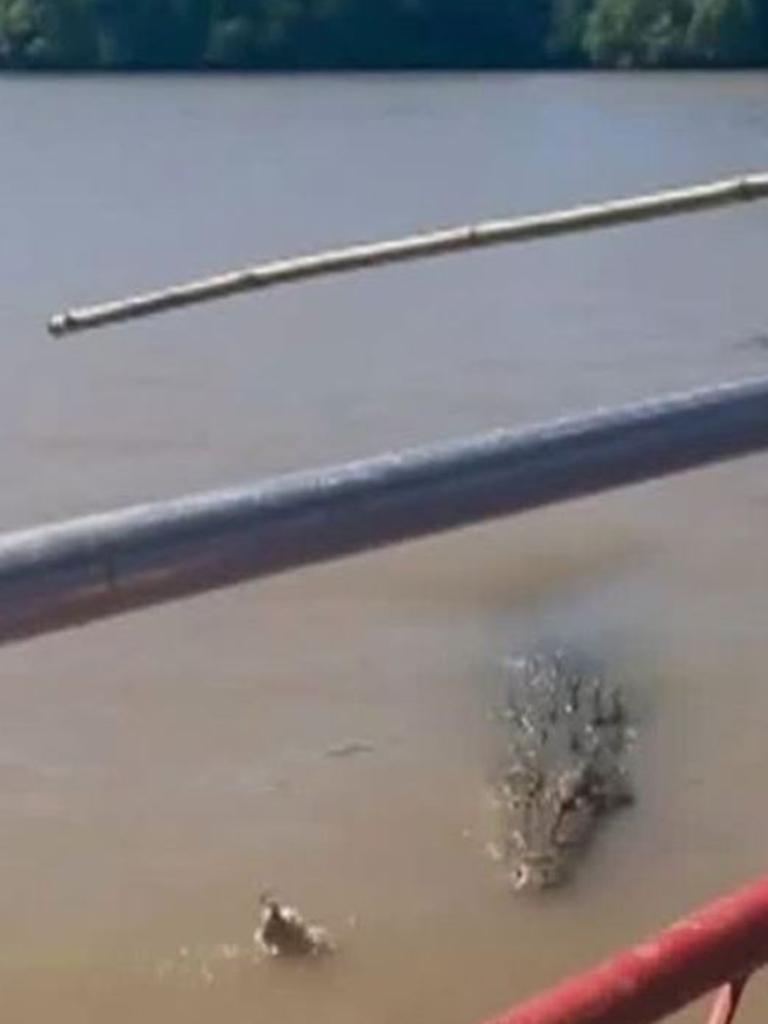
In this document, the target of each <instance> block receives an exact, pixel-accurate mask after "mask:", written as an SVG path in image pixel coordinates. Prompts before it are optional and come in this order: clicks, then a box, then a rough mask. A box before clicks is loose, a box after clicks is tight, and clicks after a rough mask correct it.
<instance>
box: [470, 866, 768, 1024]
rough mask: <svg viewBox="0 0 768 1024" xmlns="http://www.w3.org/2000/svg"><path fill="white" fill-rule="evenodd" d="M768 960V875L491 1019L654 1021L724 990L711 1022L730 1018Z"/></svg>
mask: <svg viewBox="0 0 768 1024" xmlns="http://www.w3.org/2000/svg"><path fill="white" fill-rule="evenodd" d="M766 963H768V877H766V878H762V879H760V880H759V881H757V882H755V883H753V884H752V885H749V886H746V887H745V888H743V889H740V890H738V891H737V892H734V893H731V894H730V895H728V896H725V897H722V898H721V899H719V900H717V901H716V902H714V903H711V904H709V905H708V906H706V907H703V908H701V909H700V910H698V911H696V912H695V913H693V914H691V915H690V916H688V917H684V918H683V919H682V920H680V921H677V922H676V923H675V924H673V925H672V926H671V927H669V928H667V929H666V930H665V931H663V932H661V933H660V934H658V935H655V936H653V937H652V938H650V939H647V940H646V941H645V942H643V943H641V944H640V945H638V946H634V947H633V948H631V949H629V950H626V951H624V952H622V953H619V954H618V955H617V956H614V957H611V959H610V960H607V961H605V962H604V963H602V964H600V965H599V966H597V967H594V968H593V969H592V970H588V971H585V972H584V973H583V974H578V975H575V976H574V977H572V978H569V979H567V980H566V981H564V982H561V983H560V984H559V985H556V986H555V987H554V988H552V989H549V990H548V991H546V992H544V993H542V994H540V995H538V996H534V998H532V999H529V1000H527V1001H526V1002H524V1003H521V1004H519V1005H518V1006H516V1007H513V1008H512V1009H510V1010H508V1011H507V1012H505V1013H502V1014H500V1015H499V1016H497V1017H494V1018H493V1019H492V1020H490V1021H487V1022H486V1024H651V1022H652V1021H657V1020H660V1019H661V1018H662V1017H666V1016H668V1015H669V1014H671V1013H674V1012H675V1011H677V1010H680V1009H682V1008H683V1007H684V1006H687V1005H688V1004H689V1003H692V1002H693V1001H694V1000H696V999H698V998H700V997H701V996H703V995H706V994H707V993H708V992H712V991H714V990H716V989H719V991H718V992H717V995H716V998H715V1001H714V1004H713V1006H712V1009H711V1012H710V1015H709V1018H708V1024H729V1022H730V1021H731V1020H732V1019H733V1016H734V1014H735V1012H736V1009H737V1007H738V1005H739V1001H740V999H741V995H742V993H743V990H744V986H745V984H746V982H747V979H748V978H749V976H750V975H751V974H752V973H753V972H754V971H756V970H757V969H758V968H760V967H763V966H765V965H766Z"/></svg>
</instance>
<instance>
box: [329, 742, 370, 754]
mask: <svg viewBox="0 0 768 1024" xmlns="http://www.w3.org/2000/svg"><path fill="white" fill-rule="evenodd" d="M372 750H373V746H372V744H370V743H365V742H364V741H362V740H350V741H349V742H348V743H339V744H337V745H336V746H335V747H329V748H328V750H326V752H325V756H326V757H354V756H355V755H356V754H370V753H371V751H372Z"/></svg>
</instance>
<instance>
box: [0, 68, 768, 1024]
mask: <svg viewBox="0 0 768 1024" xmlns="http://www.w3.org/2000/svg"><path fill="white" fill-rule="evenodd" d="M3 98H4V103H3V105H2V107H0V124H2V127H3V137H4V141H5V150H4V161H5V163H4V170H5V184H6V192H7V194H8V195H13V196H14V197H15V198H14V201H13V202H12V203H9V205H8V208H7V209H6V211H5V212H4V221H5V223H4V237H5V239H6V246H5V247H4V248H3V249H1V250H0V267H1V268H2V276H1V277H0V287H2V288H3V289H4V302H3V304H2V308H0V323H1V324H2V344H3V346H4V347H3V354H4V358H5V367H4V368H5V370H6V373H5V374H4V375H3V383H2V385H0V386H2V387H3V389H4V390H3V400H2V402H0V450H1V452H2V457H3V460H4V463H3V464H4V466H5V472H6V480H7V481H8V485H7V487H6V489H5V490H4V494H3V502H2V505H0V519H1V520H2V523H3V525H4V526H14V525H22V524H25V523H29V522H33V521H41V520H45V519H51V518H55V517H57V516H60V515H66V514H71V513H76V512H82V511H89V510H92V509H95V508H104V507H110V506H114V505H118V504H120V503H121V502H124V501H134V500H143V499H147V498H153V497H159V496H164V495H173V494H176V493H180V492H182V491H184V490H187V489H191V488H201V487H205V486H209V485H212V484H214V483H227V482H233V481H236V480H243V479H247V478H250V477H254V476H259V475H263V474H266V473H269V472H275V471H281V470H287V469H290V468H295V467H298V466H309V465H319V464H322V463H324V462H331V461H335V460H338V459H341V458H346V457H351V456H355V455H363V454H371V453H374V452H377V451H380V450H384V449H386V448H388V447H397V446H399V445H403V444H411V443H418V442H422V441H427V440H429V439H431V438H437V437H443V436H445V437H447V436H458V435H461V434H463V433H467V432H471V431H474V430H480V429H484V428H487V427H490V426H493V425H496V424H514V423H524V422H527V421H530V420H533V419H540V418H545V417H547V416H550V415H555V414H561V413H564V412H572V411H575V410H578V409H587V408H590V407H592V406H594V405H596V404H610V403H612V402H618V401H621V400H624V399H628V398H634V397H639V396H642V395H647V394H650V393H652V392H654V391H657V390H659V389H670V390H671V389H674V388H677V387H686V386H689V385H693V384H697V383H703V382H707V381H713V380H716V379H720V378H726V377H729V378H736V377H740V376H746V375H748V374H750V373H758V372H762V371H763V369H764V368H765V365H766V364H765V358H766V356H765V351H764V348H763V347H762V346H760V345H754V344H750V345H747V344H742V342H744V341H745V339H747V338H751V337H757V336H759V335H760V334H761V333H763V332H764V330H765V296H764V292H765V289H764V267H765V266H766V265H767V263H768V241H767V240H768V232H766V230H765V228H766V211H765V210H763V209H762V208H758V207H757V206H756V207H755V208H754V209H750V210H749V211H741V210H739V211H732V212H729V213H723V214H722V215H721V214H716V215H708V216H706V217H701V218H699V219H693V220H676V221H675V222H674V223H672V224H669V225H647V226H645V227H642V228H639V227H638V228H635V229H632V230H631V231H627V232H623V231H617V232H612V233H610V234H609V235H603V236H600V237H598V236H596V235H591V236H589V237H585V238H584V239H569V240H563V241H562V242H558V243H556V244H554V243H553V244H547V245H542V246H541V247H532V248H528V249H525V250H523V249H517V250H515V251H514V253H512V252H507V253H502V252H501V251H499V252H496V253H486V254H483V255H477V256H474V257H467V258H466V259H465V258H462V259H455V260H444V261H438V262H436V263H434V264H430V265H423V266H422V267H420V268H419V269H416V268H405V269H403V270H401V269H396V268H390V269H389V270H387V271H382V272H381V274H380V275H373V276H368V277H365V276H360V277H350V278H347V279H345V281H344V283H343V284H342V283H340V282H339V283H336V282H334V283H324V284H320V283H316V284H313V285H307V286H306V288H302V289H301V290H289V289H286V290H284V291H282V292H276V293H275V294H274V295H269V296H260V297H257V298H251V299H247V300H246V299H240V300H237V301H233V302H232V304H230V305H220V306H218V307H215V308H214V307H211V308H210V309H205V310H199V311H197V312H195V313H191V312H190V313H189V314H184V315H178V316H173V317H169V318H167V320H163V321H158V322H157V323H156V324H155V323H151V322H147V324H146V325H144V324H142V325H138V324H137V325H131V326H130V327H126V328H122V329H119V330H117V329H116V330H112V331H109V332H104V333H103V334H100V335H94V336H88V337H83V338H81V339H77V340H76V341H75V340H73V341H70V342H66V343H64V342H59V343H55V344H54V343H52V342H49V341H47V340H45V339H44V337H43V335H42V329H41V324H42V323H43V321H44V318H45V316H46V315H47V314H48V313H49V312H50V311H52V310H53V309H56V308H59V307H60V306H62V305H66V304H68V303H71V302H75V301H81V300H89V299H93V298H99V297H101V296H104V297H106V296H109V295H111V294H113V295H117V294H119V293H122V292H127V291H130V290H132V289H135V288H140V287H146V286H152V285H155V284H160V283H163V282H165V281H166V280H171V279H175V278H179V279H182V278H184V277H187V276H193V275H195V274H198V273H201V272H207V271H209V270H216V269H218V268H223V267H226V266H229V265H230V264H232V265H235V264H237V263H245V262H249V261H251V260H252V259H256V258H259V257H268V256H275V255H279V254H283V253H290V252H293V251H301V250H309V249H312V248H313V247H315V246H317V245H325V244H331V243H336V242H338V243H343V242H345V241H349V240H354V239H357V238H365V237H378V236H385V235H390V234H394V233H396V232H398V231H401V230H409V229H413V228H417V227H419V226H420V225H424V226H427V225H430V224H433V223H452V222H455V221H457V220H460V219H464V218H467V219H469V218H471V217H474V216H478V217H480V216H487V215H494V214H497V213H506V212H509V213H512V212H515V211H517V212H521V211H523V210H532V209H542V208H546V207H550V206H560V205H563V204H565V203H568V202H571V201H580V200H585V199H590V198H600V197H601V196H604V195H618V194H626V193H630V192H632V191H634V190H650V189H652V188H654V187H656V186H663V185H670V184H675V183H682V182H685V181H687V180H698V179H706V178H714V177H717V176H720V175H722V174H726V173H731V172H734V171H740V170H743V169H745V168H751V167H757V166H760V165H761V164H762V165H766V164H768V113H767V111H768V107H767V106H766V104H765V79H764V76H760V75H736V76H729V77H720V76H709V77H707V76H700V75H691V76H683V77H674V76H666V75H659V76H656V75H644V76H642V77H640V78H632V77H625V76H622V75H616V76H611V77H610V79H608V78H606V77H604V76H590V75H585V76H579V77H576V78H568V77H562V76H524V75H519V76H517V75H510V76H465V77H462V76H446V77H444V78H441V77H430V76H424V77H421V78H413V77H409V76H405V77H402V78H398V79H393V78H386V77H372V78H362V79H354V80H350V79H346V78H343V77H341V78H333V77H329V78H322V77H321V78H313V79H310V80H307V79H301V78H297V79H284V78H282V79H269V78H267V79H257V78H248V79H239V78H236V77H232V78H217V79H215V80H205V81H204V80H202V79H196V78H194V77H191V78H181V79H174V78H164V79H160V80H158V79H151V78H131V79H126V80H117V79H99V80H93V79H78V78H70V79H66V80H57V79H52V78H41V79H36V80H30V79H25V78H7V79H5V80H4V82H3ZM352 140H354V151H351V150H350V146H351V145H352ZM767 499H768V491H766V487H765V465H764V460H762V459H760V458H752V459H748V460H743V461H742V462H741V463H739V464H735V465H733V466H729V467H721V468H717V469H712V470H707V471H706V472H702V473H698V474H688V475H686V476H684V477H680V478H679V479H676V480H668V481H666V482H664V483H661V484H658V485H649V486H645V487H642V488H634V489H631V490H628V491H626V492H622V493H617V494H614V495H611V496H605V497H603V498H599V499H594V500H590V501H581V502H577V503H572V504H570V505H568V506H563V507H561V508H557V509H551V510H547V511H543V512H541V513H536V514H533V515H528V516H525V517H521V518H519V519H515V520H510V521H508V522H499V523H496V524H492V525H486V526H482V527H477V528H473V529H469V530H464V531H461V532H459V533H456V534H452V535H448V536H445V537H442V538H438V539H434V540H429V541H423V542H419V543H417V544H411V545H407V546H404V547H401V548H399V549H393V550H391V551H385V552H379V553H377V554H375V555H370V556H365V557H359V558H355V559H351V560H349V561H348V562H341V563H338V564H335V565H328V566H322V567H315V568H312V569H310V570H307V571H304V572H300V573H293V574H289V575H286V576H284V577H279V578H276V579H274V580H267V581H263V582H261V583H259V584H257V585H253V586H244V587H240V588H237V589H235V590H230V591H227V592H223V593H221V594H216V595H212V596H208V597H202V598H198V599H195V600H191V601H188V602H185V603H183V604H179V605H175V606H170V607H167V608H161V609H156V610H154V611H151V612H147V613H141V614H136V615H133V616H129V617H127V618H125V619H123V620H116V621H114V622H109V623H101V624H99V625H96V626H93V627H89V628H88V629H85V630H82V631H79V632H73V633H69V634H62V635H61V636H56V637H50V638H44V639H39V640H36V641H35V642H33V643H29V644H24V645H19V646H16V647H9V648H7V649H4V650H3V652H2V656H1V663H2V673H1V675H0V722H1V723H2V726H0V865H1V866H2V878H3V883H4V884H3V886H2V889H1V890H0V987H1V989H2V1000H3V1010H2V1019H3V1022H4V1024H5V1022H8V1024H37V1022H39V1021H45V1020H48V1019H55V1020H56V1021H57V1024H70V1022H71V1024H75V1022H76V1024H90V1022H94V1024H95V1022H96V1021H98V1022H99V1024H101V1022H102V1021H104V1020H107V1019H108V1020H110V1021H112V1022H118V1024H120V1022H122V1021H125V1022H127V1021H129V1020H130V1021H131V1022H133V1021H135V1020H137V1019H139V1020H142V1021H144V1022H147V1024H174V1022H178V1024H181V1022H182V1021H183V1022H184V1024H190V1022H197V1021H199V1022H201V1024H203V1022H205V1024H210V1022H212V1021H217V1022H221V1024H239V1022H241V1021H242V1022H254V1021H257V1020H259V1021H260V1020H268V1019H274V1020H280V1021H281V1022H285V1024H292V1022H298V1021H303V1020H305V1019H306V1018H307V1016H308V1014H310V1013H311V1014H312V1016H313V1018H314V1019H316V1020H318V1021H319V1022H328V1024H331V1022H333V1024H347V1022H349V1024H351V1022H353V1021H354V1022H355V1024H359V1022H360V1021H361V1020H365V1021H367V1022H369V1024H390V1022H391V1021H393V1020H401V1021H405V1022H407V1021H415V1020H419V1021H421V1020H427V1019H429V1020H440V1021H443V1022H446V1024H460V1022H471V1021H474V1020H478V1019H480V1018H481V1017H482V1016H483V1015H484V1014H487V1013H490V1012H492V1011H495V1010H497V1009H499V1008H501V1007H503V1006H505V1005H507V1004H508V1003H510V1002H511V1001H512V1000H513V999H515V998H519V997H522V996H523V995H525V994H527V993H529V992H530V991H531V990H533V989H535V988H538V987H540V986H542V985H545V984H548V983H550V982H552V981H553V980H555V979H556V978H557V977H559V976H560V975H561V974H563V973H565V972H569V971H572V970H574V969H576V968H578V967H581V966H586V965H587V964H589V963H591V962H593V961H594V960H595V959H597V958H599V957H601V956H603V955H605V954H606V953H607V952H608V951H609V950H611V949H613V948H614V947H616V946H618V945H622V944H627V943H629V942H631V941H633V940H634V939H636V938H639V937H641V936H642V935H644V934H646V933H648V932H650V931H651V930H653V929H656V928H657V927H659V926H660V925H661V924H663V923H664V922H666V921H668V920H669V919H670V917H671V916H672V915H674V914H677V913H679V912H682V911H684V910H686V909H688V908H690V907H692V906H694V905H696V904H697V903H699V902H702V901H704V900H706V899H708V898H709V897H711V896H713V895H714V894H716V893H718V892H719V891H721V890H723V889H725V888H727V887H728V886H730V885H732V884H735V883H737V882H739V881H742V880H744V879H747V878H749V877H750V876H751V875H754V874H757V873H758V872H759V871H761V870H762V869H763V867H764V859H763V852H764V850H765V848H766V844H768V819H766V817H765V816H764V815H763V814H762V813H756V807H760V806H761V803H760V796H759V794H760V793H761V786H762V778H763V777H764V775H765V768H766V763H765V758H766V754H765V736H764V726H763V722H764V714H763V709H764V707H765V686H764V678H765V617H764V612H763V609H764V607H765V601H764V595H765V580H766V550H768V548H767V547H766V544H765V507H766V500H767ZM550 637H554V638H558V639H560V640H562V641H563V642H567V641H574V642H576V643H577V644H578V646H580V647H584V648H587V649H591V650H596V651H598V652H599V653H600V654H601V655H603V656H605V657H606V658H608V659H609V660H611V661H612V662H613V663H614V664H617V665H621V666H622V672H623V673H626V682H627V685H628V686H629V687H631V691H632V695H633V708H634V709H635V710H636V712H637V717H638V731H639V735H640V742H639V746H638V752H637V758H636V766H635V775H636V779H637V792H638V800H637V804H636V806H635V807H633V808H632V809H630V810H629V811H628V812H627V813H626V814H625V815H623V816H621V817H620V818H617V819H616V820H615V821H614V822H612V823H611V827H609V828H606V830H605V831H604V832H603V833H601V835H600V836H599V837H597V841H596V842H595V844H594V847H593V848H592V849H591V850H590V856H589V858H588V859H587V860H586V861H585V863H584V864H583V867H582V870H580V871H579V872H578V873H577V874H576V877H575V878H574V881H573V884H572V885H570V886H569V887H567V888H565V889H563V890H562V891H558V892H556V893H552V894H543V895H542V898H541V899H534V900H523V901H520V900H515V899H513V898H511V897H510V896H509V894H508V891H507V882H506V879H505V878H504V872H503V871H501V870H500V869H499V868H498V866H496V865H494V864H493V863H492V862H490V861H489V859H488V857H487V856H486V853H485V850H484V843H485V838H486V837H485V835H484V829H483V820H482V819H483V813H482V808H483V799H484V795H485V794H486V793H487V788H488V783H489V780H490V778H491V773H492V770H493V742H492V731H493V730H492V728H491V723H490V722H489V709H490V708H492V707H493V706H494V701H495V699H496V697H497V695H498V693H499V691H500V688H501V687H502V686H503V682H504V659H505V658H506V657H508V656H509V655H510V654H513V653H514V652H516V651H519V650H524V649H527V648H528V647H530V646H531V645H535V644H536V643H537V642H539V641H540V640H541V639H542V638H550ZM622 678H623V677H622ZM265 889H274V891H277V892H280V893H286V894H287V895H288V896H289V897H290V899H291V901H295V902H296V903H297V905H299V906H300V907H302V909H303V908H306V912H307V914H308V916H309V917H310V918H311V919H312V920H315V919H317V920H321V921H323V922H324V923H326V924H327V925H328V927H329V929H330V931H331V933H332V934H334V935H335V936H338V938H339V945H340V948H339V952H338V954H337V955H336V956H334V957H332V958H329V959H328V960H326V961H324V962H322V963H320V962H318V963H316V964H315V963H313V964H302V963H298V964H289V963H280V962H269V963H266V964H258V965H251V964H250V961H249V956H250V953H249V951H250V949H251V943H252V938H251V936H252V934H253V930H254V927H255V924H256V915H257V908H256V897H257V895H258V893H259V892H260V891H263V890H265ZM182 948H186V949H187V951H188V952H187V955H186V958H182V960H184V959H186V960H187V961H188V962H189V963H192V964H194V965H197V964H201V965H202V964H203V963H205V964H206V965H207V966H206V969H205V970H203V968H202V966H200V967H199V968H198V967H191V968H190V969H189V972H188V974H187V975H185V972H184V970H182V969H181V968H180V969H179V970H178V971H176V970H170V971H166V972H165V974H164V976H163V977H162V978H158V976H157V965H160V964H163V963H166V964H168V963H169V962H170V963H171V965H174V964H178V963H179V962H180V961H179V959H178V958H179V957H180V955H181V954H180V952H179V951H180V950H181V949H182ZM225 949H227V950H229V951H230V952H231V951H232V950H237V951H238V952H240V951H245V954H244V956H242V957H240V956H231V957H229V958H227V956H225V955H224V954H223V952H222V951H223V950H225ZM211 962H212V963H213V966H211ZM230 968H232V969H231V970H230ZM251 968H252V969H251ZM206 972H207V973H206ZM207 974H210V975H212V976H213V980H212V981H211V980H210V978H208V977H207ZM193 978H194V983H192V979H193ZM198 981H201V982H202V983H200V984H198ZM760 991H761V989H760V986H759V985H758V986H756V987H755V989H754V991H750V993H749V994H748V997H747V1000H746V1003H745V1008H744V1011H743V1014H742V1017H741V1018H740V1019H743V1020H744V1022H745V1024H750V1022H757V1021H758V1020H761V1019H762V1016H761V1014H760V1007H761V1000H760ZM762 991H763V993H764V992H765V987H764V986H763V988H762ZM691 1019H694V1018H693V1017H691Z"/></svg>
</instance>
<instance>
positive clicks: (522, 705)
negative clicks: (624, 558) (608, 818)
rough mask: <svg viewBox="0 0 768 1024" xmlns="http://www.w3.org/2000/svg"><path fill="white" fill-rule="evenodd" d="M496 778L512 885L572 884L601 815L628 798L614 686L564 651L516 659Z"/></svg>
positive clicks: (624, 733) (502, 848)
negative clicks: (573, 872)
mask: <svg viewBox="0 0 768 1024" xmlns="http://www.w3.org/2000/svg"><path fill="white" fill-rule="evenodd" d="M515 665H516V674H515V677H514V678H513V681H512V683H513V685H512V687H511V689H510V695H509V700H508V704H507V706H506V708H505V709H504V712H503V718H504V721H505V726H506V729H505V732H506V739H505V755H504V759H503V764H502V766H501V770H500V771H499V774H498V776H497V782H496V785H495V787H494V788H495V794H494V795H495V804H496V806H497V808H498V810H499V812H500V836H499V842H498V843H497V844H496V846H497V848H498V849H499V852H500V856H501V859H502V860H503V862H504V864H505V868H506V870H507V872H508V876H509V879H510V883H511V886H512V888H513V889H514V890H515V891H518V892H519V891H523V890H539V889H547V888H551V887H554V886H557V885H561V884H562V883H563V882H565V881H566V880H567V879H568V877H569V875H570V873H571V868H572V866H573V862H574V860H575V859H576V856H577V854H578V853H579V851H581V850H582V849H583V848H584V847H585V846H586V845H587V843H588V841H589V839H590V837H591V835H592V833H593V831H594V829H595V827H596V825H597V822H598V820H599V819H600V818H601V817H602V816H603V815H604V814H606V813H607V812H609V811H610V810H612V809H613V808H615V807H618V806H619V805H621V804H623V803H626V802H627V801H628V800H629V799H630V792H629V787H628V784H627V777H626V770H625V764H624V755H625V748H626V742H627V738H628V735H629V732H630V730H629V729H628V727H627V723H626V715H625V711H624V706H623V702H622V700H621V697H620V695H619V694H618V691H617V689H616V688H615V687H613V686H611V685H609V684H608V683H607V682H606V681H605V680H604V678H603V677H602V675H600V674H597V673H595V671H594V669H592V670H591V671H586V670H585V669H584V667H583V666H582V665H580V664H579V663H578V662H575V661H574V660H573V659H572V658H570V657H566V656H565V655H563V654H556V655H540V654H539V655H535V656H531V657H528V658H526V659H521V660H520V661H519V662H517V663H515Z"/></svg>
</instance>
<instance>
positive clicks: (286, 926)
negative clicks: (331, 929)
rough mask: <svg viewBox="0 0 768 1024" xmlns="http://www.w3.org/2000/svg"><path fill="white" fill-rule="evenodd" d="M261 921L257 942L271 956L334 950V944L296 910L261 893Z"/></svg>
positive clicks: (316, 953)
mask: <svg viewBox="0 0 768 1024" xmlns="http://www.w3.org/2000/svg"><path fill="white" fill-rule="evenodd" d="M259 903H260V905H261V918H260V921H259V927H258V928H257V929H256V931H255V933H254V936H253V937H254V940H255V942H256V945H257V946H260V947H261V949H263V950H264V952H265V953H267V954H268V955H269V956H285V957H306V956H320V955H321V954H324V953H330V952H332V951H333V944H332V942H331V939H330V937H329V935H328V933H327V931H326V930H325V928H321V927H320V926H319V925H314V924H307V923H306V921H304V919H303V918H302V916H301V914H299V912H298V910H296V909H295V908H294V907H288V906H286V905H285V904H284V903H280V902H279V901H278V900H276V899H275V898H274V897H273V896H272V895H270V894H269V893H262V895H261V897H260V899H259Z"/></svg>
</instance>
